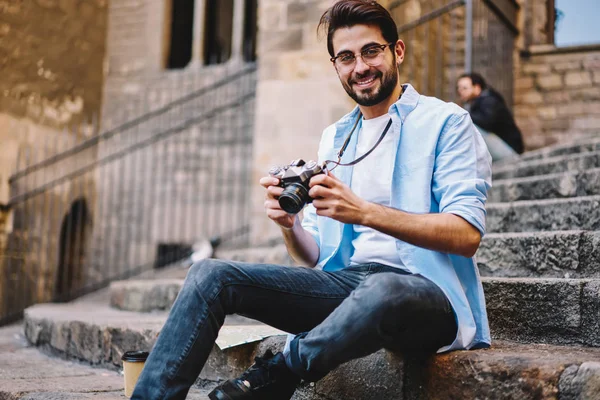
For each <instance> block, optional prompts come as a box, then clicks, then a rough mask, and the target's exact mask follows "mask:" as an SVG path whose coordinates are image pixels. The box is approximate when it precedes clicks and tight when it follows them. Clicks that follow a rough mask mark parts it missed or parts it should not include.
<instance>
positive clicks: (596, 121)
mask: <svg viewBox="0 0 600 400" xmlns="http://www.w3.org/2000/svg"><path fill="white" fill-rule="evenodd" d="M573 127H574V128H576V129H594V130H596V129H600V117H579V118H577V119H575V120H574V121H573Z"/></svg>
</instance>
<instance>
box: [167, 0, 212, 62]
mask: <svg viewBox="0 0 600 400" xmlns="http://www.w3.org/2000/svg"><path fill="white" fill-rule="evenodd" d="M209 2H210V0H209ZM170 28H171V29H170V32H171V35H170V37H169V56H168V57H167V69H180V68H184V67H185V66H186V65H188V64H189V63H190V61H191V60H192V44H193V41H194V37H193V35H194V0H172V2H171V25H170Z"/></svg>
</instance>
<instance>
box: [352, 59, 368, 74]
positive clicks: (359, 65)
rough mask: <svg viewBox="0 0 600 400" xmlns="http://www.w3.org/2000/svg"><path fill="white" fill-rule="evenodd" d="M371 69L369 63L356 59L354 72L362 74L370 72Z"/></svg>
mask: <svg viewBox="0 0 600 400" xmlns="http://www.w3.org/2000/svg"><path fill="white" fill-rule="evenodd" d="M369 68H371V67H370V66H369V65H367V63H365V62H364V61H363V59H362V57H360V56H359V57H356V64H355V65H354V72H356V73H358V74H361V73H364V72H366V71H368V70H369Z"/></svg>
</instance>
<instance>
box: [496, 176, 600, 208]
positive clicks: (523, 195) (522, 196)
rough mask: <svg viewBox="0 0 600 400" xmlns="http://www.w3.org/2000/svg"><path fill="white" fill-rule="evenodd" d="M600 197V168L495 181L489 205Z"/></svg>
mask: <svg viewBox="0 0 600 400" xmlns="http://www.w3.org/2000/svg"><path fill="white" fill-rule="evenodd" d="M598 194H600V168H593V169H591V170H588V171H567V172H560V173H557V174H549V175H539V176H528V177H524V178H509V179H499V180H494V181H493V186H492V189H491V190H490V192H489V193H488V202H489V203H501V202H508V201H518V200H536V199H551V198H563V197H576V196H591V195H598Z"/></svg>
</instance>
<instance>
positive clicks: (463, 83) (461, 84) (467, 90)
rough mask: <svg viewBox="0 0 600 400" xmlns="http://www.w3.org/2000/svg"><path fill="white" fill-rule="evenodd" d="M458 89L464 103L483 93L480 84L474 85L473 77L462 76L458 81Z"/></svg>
mask: <svg viewBox="0 0 600 400" xmlns="http://www.w3.org/2000/svg"><path fill="white" fill-rule="evenodd" d="M456 91H457V92H458V97H460V100H461V101H462V102H463V103H468V102H469V101H471V100H473V99H475V98H477V96H479V95H480V94H481V87H480V86H479V85H473V82H472V81H471V78H469V77H464V78H460V79H459V80H458V82H457V83H456Z"/></svg>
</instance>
